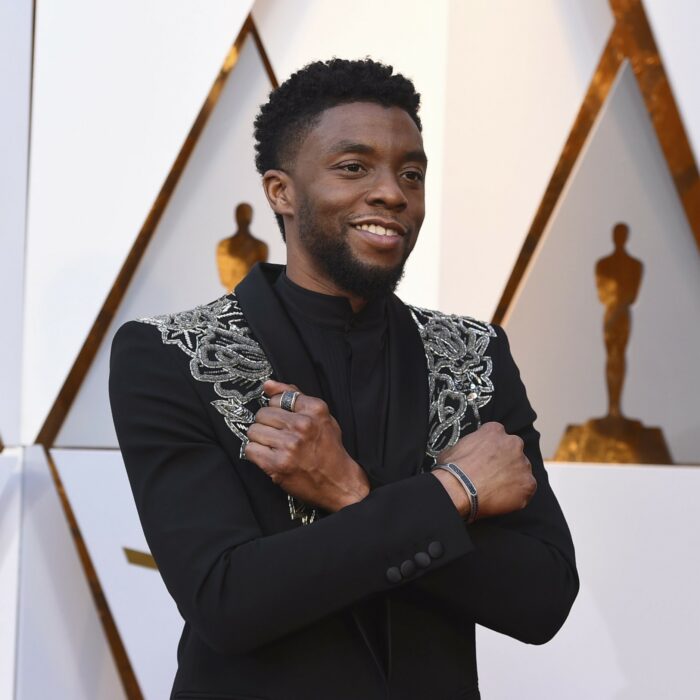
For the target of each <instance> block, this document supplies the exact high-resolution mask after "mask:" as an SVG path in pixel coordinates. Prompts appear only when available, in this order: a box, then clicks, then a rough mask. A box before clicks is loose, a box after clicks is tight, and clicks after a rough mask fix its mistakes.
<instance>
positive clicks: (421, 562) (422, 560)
mask: <svg viewBox="0 0 700 700" xmlns="http://www.w3.org/2000/svg"><path fill="white" fill-rule="evenodd" d="M413 560H414V561H415V562H416V564H418V566H420V568H421V569H427V568H428V567H429V566H430V556H429V555H428V554H427V553H426V552H418V553H417V554H416V555H415V556H414V557H413Z"/></svg>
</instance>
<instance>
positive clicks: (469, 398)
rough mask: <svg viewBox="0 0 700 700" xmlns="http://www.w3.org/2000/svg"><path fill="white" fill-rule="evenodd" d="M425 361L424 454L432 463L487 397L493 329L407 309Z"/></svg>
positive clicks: (473, 420)
mask: <svg viewBox="0 0 700 700" xmlns="http://www.w3.org/2000/svg"><path fill="white" fill-rule="evenodd" d="M409 309H410V311H411V315H412V316H413V320H414V321H415V322H416V325H417V326H418V331H419V333H420V336H421V339H422V341H423V348H424V350H425V357H426V360H427V363H428V387H429V394H430V411H429V415H428V444H427V447H426V454H427V455H428V456H430V457H431V458H432V460H433V462H435V460H436V457H437V455H438V454H439V453H440V452H442V450H444V449H447V448H448V447H452V445H454V444H455V443H456V442H457V440H459V438H460V437H461V436H462V435H464V434H465V432H466V430H467V428H468V427H469V426H471V425H473V424H475V425H476V427H479V426H480V425H481V416H480V413H479V411H480V409H481V408H483V407H484V406H486V404H487V403H489V401H491V398H492V396H493V383H492V382H491V371H492V369H493V364H492V361H491V358H490V357H489V356H488V355H486V354H485V352H486V349H487V347H488V345H489V342H490V340H491V338H493V337H495V336H496V331H495V330H494V329H493V326H491V325H490V324H488V323H483V322H481V321H476V320H475V319H473V318H469V317H468V316H455V315H450V314H443V313H440V312H439V311H431V310H429V309H421V308H419V307H415V306H409Z"/></svg>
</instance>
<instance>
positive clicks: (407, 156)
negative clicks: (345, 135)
mask: <svg viewBox="0 0 700 700" xmlns="http://www.w3.org/2000/svg"><path fill="white" fill-rule="evenodd" d="M328 153H329V154H331V155H337V154H339V153H362V154H365V155H372V154H374V153H376V150H375V149H374V148H372V146H369V145H367V144H366V143H359V142H357V141H345V140H344V141H338V142H337V143H335V144H333V145H332V146H331V147H330V148H329V149H328ZM403 159H404V160H415V161H418V162H419V163H423V164H424V165H428V156H426V155H425V151H424V150H423V149H422V148H416V149H414V150H412V151H406V153H404V154H403Z"/></svg>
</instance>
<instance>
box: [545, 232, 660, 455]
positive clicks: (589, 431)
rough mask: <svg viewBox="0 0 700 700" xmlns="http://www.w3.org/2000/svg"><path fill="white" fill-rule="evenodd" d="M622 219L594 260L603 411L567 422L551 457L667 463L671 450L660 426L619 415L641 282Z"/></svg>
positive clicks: (640, 267)
mask: <svg viewBox="0 0 700 700" xmlns="http://www.w3.org/2000/svg"><path fill="white" fill-rule="evenodd" d="M628 235H629V228H628V227H627V225H626V224H617V225H616V226H615V228H614V229H613V241H614V242H615V250H614V251H613V253H612V254H611V255H608V256H606V257H604V258H601V259H600V260H598V262H597V263H596V267H595V277H596V285H597V287H598V298H599V299H600V301H601V303H602V304H603V305H604V306H605V317H604V321H603V337H604V340H605V350H606V353H607V361H606V365H605V378H606V382H607V388H608V414H607V415H606V416H605V417H603V418H593V419H591V420H589V421H587V422H586V423H584V424H583V425H570V426H568V427H567V429H566V431H565V433H564V437H563V438H562V440H561V442H560V443H559V447H558V448H557V452H556V455H555V456H554V459H555V460H557V461H561V462H618V463H632V464H671V463H672V460H671V454H670V452H669V450H668V447H667V445H666V441H665V440H664V436H663V433H662V432H661V428H646V427H644V426H643V425H642V423H641V422H640V421H638V420H632V419H630V418H625V417H624V416H623V415H622V404H621V400H622V386H623V384H624V380H625V370H626V362H625V350H626V349H627V342H628V341H629V337H630V329H631V325H632V314H631V310H630V309H631V306H632V304H634V302H635V300H636V298H637V294H638V292H639V287H640V285H641V282H642V274H643V271H644V265H643V264H642V263H641V261H639V260H637V259H636V258H633V257H632V256H631V255H629V253H627V251H626V250H625V243H626V242H627V237H628Z"/></svg>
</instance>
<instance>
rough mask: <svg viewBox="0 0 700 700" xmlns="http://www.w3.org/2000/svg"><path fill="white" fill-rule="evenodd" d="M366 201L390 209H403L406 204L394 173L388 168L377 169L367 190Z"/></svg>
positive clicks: (404, 196) (406, 201)
mask: <svg viewBox="0 0 700 700" xmlns="http://www.w3.org/2000/svg"><path fill="white" fill-rule="evenodd" d="M367 203H368V204H371V205H373V206H375V207H384V208H385V209H387V210H392V211H403V210H404V209H405V208H406V207H407V206H408V200H407V199H406V195H405V194H404V191H403V190H402V189H401V184H400V183H399V181H398V179H397V177H396V174H395V173H394V172H392V171H390V170H389V169H381V170H378V171H377V174H376V176H375V178H374V180H373V182H372V187H371V188H370V189H369V190H368V192H367Z"/></svg>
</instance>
